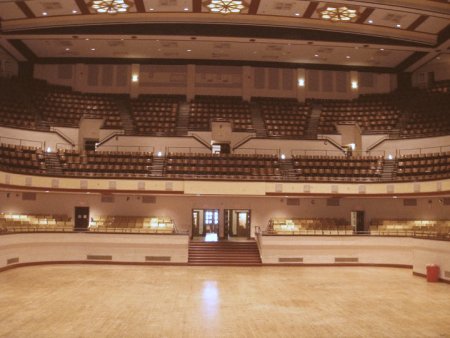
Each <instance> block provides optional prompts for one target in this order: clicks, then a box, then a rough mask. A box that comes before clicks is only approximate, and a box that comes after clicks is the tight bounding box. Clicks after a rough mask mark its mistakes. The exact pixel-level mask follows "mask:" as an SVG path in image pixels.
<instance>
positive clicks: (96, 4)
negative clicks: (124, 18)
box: [88, 0, 132, 14]
mask: <svg viewBox="0 0 450 338" xmlns="http://www.w3.org/2000/svg"><path fill="white" fill-rule="evenodd" d="M88 6H90V7H91V8H92V9H94V10H95V11H96V12H97V13H101V14H103V13H107V14H118V13H126V12H128V9H129V8H130V7H131V6H132V4H131V3H130V2H129V1H128V0H93V1H91V2H90V3H89V4H88Z"/></svg>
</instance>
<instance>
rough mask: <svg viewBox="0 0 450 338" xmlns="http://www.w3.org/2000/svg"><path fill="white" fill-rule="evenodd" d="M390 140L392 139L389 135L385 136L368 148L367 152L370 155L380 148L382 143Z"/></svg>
mask: <svg viewBox="0 0 450 338" xmlns="http://www.w3.org/2000/svg"><path fill="white" fill-rule="evenodd" d="M389 139H390V137H389V135H385V136H384V137H382V138H380V139H378V140H377V141H376V142H375V143H373V144H371V145H370V146H368V147H367V149H366V151H367V152H368V153H369V152H370V151H371V150H372V149H373V148H375V147H378V146H379V145H380V144H381V143H383V142H384V141H386V140H389Z"/></svg>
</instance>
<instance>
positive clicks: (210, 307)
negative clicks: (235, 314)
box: [202, 281, 220, 320]
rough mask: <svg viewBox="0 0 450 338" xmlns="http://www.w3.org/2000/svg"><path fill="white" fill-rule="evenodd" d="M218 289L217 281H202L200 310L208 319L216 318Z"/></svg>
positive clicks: (218, 298) (218, 297)
mask: <svg viewBox="0 0 450 338" xmlns="http://www.w3.org/2000/svg"><path fill="white" fill-rule="evenodd" d="M219 301H220V295H219V289H218V287H217V281H204V282H203V290H202V310H203V314H204V315H205V316H206V317H207V318H208V319H210V320H211V319H214V318H218V310H219Z"/></svg>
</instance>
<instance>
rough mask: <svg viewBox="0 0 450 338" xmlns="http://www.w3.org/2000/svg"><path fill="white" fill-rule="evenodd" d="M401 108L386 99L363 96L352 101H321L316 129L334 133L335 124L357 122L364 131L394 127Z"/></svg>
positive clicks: (380, 130) (386, 129) (381, 130)
mask: <svg viewBox="0 0 450 338" xmlns="http://www.w3.org/2000/svg"><path fill="white" fill-rule="evenodd" d="M400 115H401V110H400V109H399V108H398V107H397V106H396V105H395V104H394V103H392V102H390V101H389V100H387V99H382V98H379V97H373V98H370V97H365V98H362V99H359V100H354V101H326V100H325V101H323V105H322V113H321V115H320V120H319V127H318V130H319V132H320V133H323V134H327V133H336V128H335V124H336V123H339V122H357V123H358V125H359V127H360V128H361V130H362V131H363V132H364V133H373V132H389V131H391V130H393V129H395V127H396V125H397V123H398V121H399V117H400Z"/></svg>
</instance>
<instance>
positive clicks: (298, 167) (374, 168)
mask: <svg viewBox="0 0 450 338" xmlns="http://www.w3.org/2000/svg"><path fill="white" fill-rule="evenodd" d="M292 161H293V167H294V174H295V176H296V177H297V178H298V179H300V180H302V181H303V180H306V181H309V180H313V181H316V180H317V181H336V180H337V181H349V182H353V181H377V180H379V179H380V178H381V174H382V171H383V163H384V159H383V157H376V156H366V157H358V156H355V157H343V156H293V157H292Z"/></svg>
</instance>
